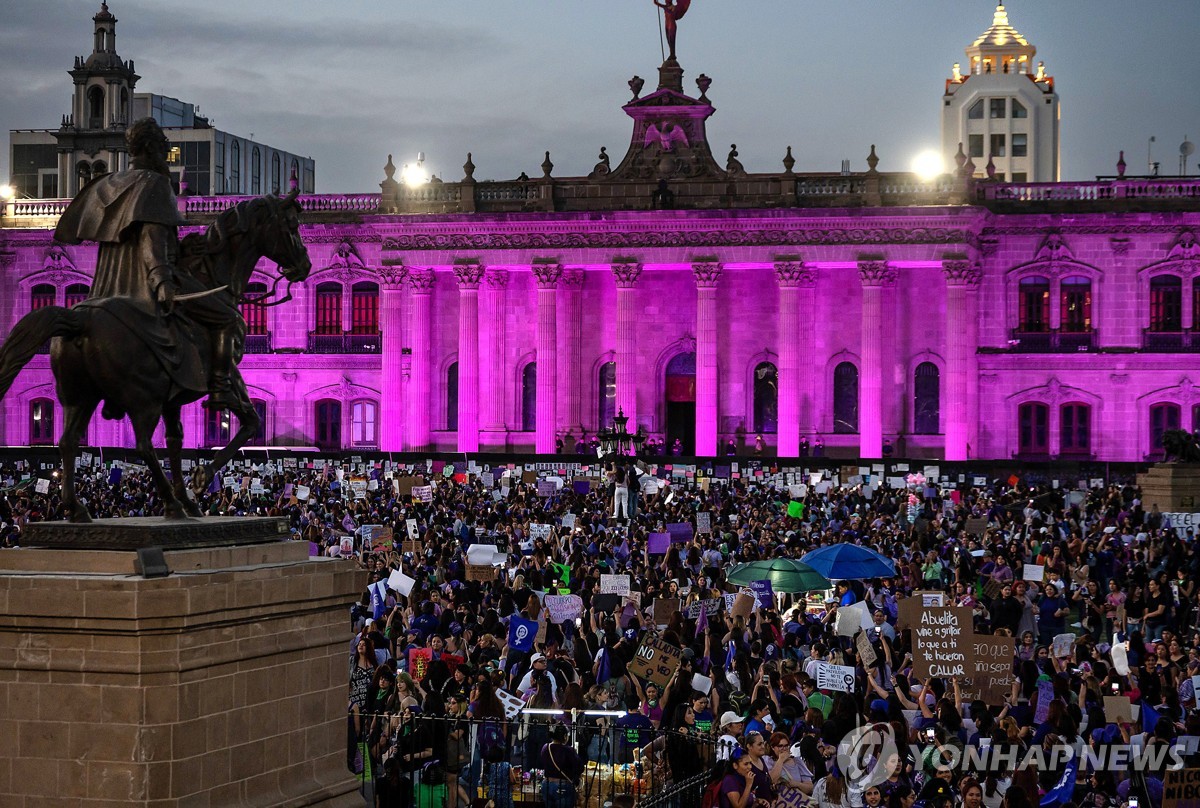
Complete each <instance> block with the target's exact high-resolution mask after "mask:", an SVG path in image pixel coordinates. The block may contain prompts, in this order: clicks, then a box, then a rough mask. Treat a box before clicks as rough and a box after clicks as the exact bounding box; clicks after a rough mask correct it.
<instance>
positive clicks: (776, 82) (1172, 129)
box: [0, 0, 1200, 193]
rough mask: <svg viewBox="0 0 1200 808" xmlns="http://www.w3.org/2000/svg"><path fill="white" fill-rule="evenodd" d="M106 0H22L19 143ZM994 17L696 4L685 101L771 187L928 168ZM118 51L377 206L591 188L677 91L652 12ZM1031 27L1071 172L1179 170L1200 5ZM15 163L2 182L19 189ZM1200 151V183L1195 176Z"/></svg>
mask: <svg viewBox="0 0 1200 808" xmlns="http://www.w3.org/2000/svg"><path fill="white" fill-rule="evenodd" d="M99 5H100V4H99V0H3V6H2V8H3V13H2V19H3V24H2V25H0V48H2V52H3V54H4V56H3V62H2V64H3V66H4V75H5V79H6V89H5V92H4V93H0V126H2V127H3V128H4V129H6V130H7V129H17V128H53V127H57V126H58V123H59V120H60V118H61V116H62V115H63V113H65V112H67V111H68V110H69V98H70V94H71V79H70V77H69V76H68V75H67V72H66V71H67V70H68V69H69V68H70V67H71V65H72V62H73V59H74V57H75V56H76V55H85V54H87V53H90V52H91V31H92V21H91V16H92V15H93V14H94V13H95V12H96V11H97V10H98V9H99ZM994 8H995V6H994V4H993V3H991V2H987V0H973V1H972V2H964V1H963V0H694V1H693V3H692V7H691V9H690V11H689V12H688V14H687V16H686V17H685V18H684V19H683V20H682V21H681V22H680V25H679V40H678V54H679V61H680V64H681V65H682V66H683V68H684V70H685V77H684V82H685V90H687V91H688V92H689V93H693V94H695V84H694V80H695V78H696V76H697V75H699V74H700V73H702V72H703V73H706V74H708V75H709V76H710V77H712V79H713V83H712V87H711V89H710V90H709V93H708V96H709V98H710V99H711V100H712V102H713V104H714V105H715V106H716V108H717V112H716V114H715V115H714V116H713V117H712V118H711V119H710V120H709V124H708V127H709V128H708V131H709V139H710V142H711V143H712V145H713V151H714V153H715V155H716V156H717V158H718V160H719V161H720V162H724V158H725V154H726V153H727V152H728V148H729V144H731V143H737V146H738V151H739V155H740V159H741V161H742V163H743V164H744V165H745V166H746V169H747V170H748V171H751V172H756V171H777V170H780V160H781V159H782V157H783V155H784V151H785V149H786V147H787V146H789V145H790V146H792V147H793V154H794V156H795V158H796V168H795V170H796V171H835V170H837V169H838V168H839V167H840V163H841V160H842V159H844V158H848V159H850V161H851V166H852V168H853V169H854V170H855V171H861V170H865V168H866V164H865V158H866V155H867V152H868V150H869V148H870V145H871V144H872V143H874V144H876V149H877V151H878V153H879V156H880V165H879V168H880V170H891V171H895V170H907V169H909V168H910V166H911V162H912V159H913V157H914V156H915V155H916V154H917V153H919V152H920V151H922V150H924V149H929V148H935V147H937V146H938V145H939V143H940V118H939V115H940V103H941V96H942V92H943V88H944V83H945V79H946V78H947V77H948V76H949V75H950V71H951V66H952V65H953V63H954V62H956V61H959V62H965V58H964V56H963V49H964V48H965V47H966V46H967V45H968V44H970V42H971V41H972V40H973V39H974V38H975V37H976V36H978V35H979V34H980V33H982V31H983V30H984V29H985V28H987V26H988V25H989V24H990V22H991V19H992V13H993V10H994ZM110 9H111V10H112V12H113V13H114V14H115V15H116V17H117V18H118V20H119V23H118V26H117V50H118V52H119V53H120V55H121V56H122V57H123V58H125V59H130V58H132V59H134V60H135V62H136V65H135V66H136V69H137V72H138V73H139V74H140V75H141V76H142V79H141V81H140V82H139V83H138V86H137V89H138V90H139V91H142V92H155V93H161V94H164V95H169V96H174V97H175V98H179V99H181V100H184V101H188V102H191V103H194V104H197V105H199V107H200V109H201V111H202V112H203V113H204V114H206V115H208V116H210V117H211V119H212V120H213V122H214V124H215V125H216V126H217V127H218V128H220V129H224V130H226V131H230V132H234V133H236V134H240V135H246V136H249V135H250V133H253V134H254V137H255V139H256V140H259V141H262V142H265V143H269V144H271V145H273V146H277V147H279V148H284V149H287V150H290V151H293V152H298V153H300V154H303V155H310V156H312V157H314V158H315V159H316V163H317V190H318V191H319V192H360V193H368V192H377V191H378V190H379V187H378V184H379V181H380V180H381V179H382V178H383V164H384V162H385V161H386V159H387V155H388V153H389V152H390V153H392V154H394V155H395V161H396V163H397V165H399V164H401V163H403V162H411V161H412V160H413V159H414V158H415V157H416V154H417V152H418V151H424V152H425V154H426V159H427V162H426V166H427V168H428V169H429V170H431V171H433V172H434V173H435V174H437V175H439V176H441V177H443V178H444V179H446V180H457V179H459V178H461V177H462V168H461V166H462V164H463V162H464V160H465V158H466V154H467V152H468V151H470V152H473V154H474V162H475V165H476V166H477V169H476V174H475V176H476V178H477V179H480V180H483V179H511V178H513V177H516V176H517V175H518V174H519V173H521V172H522V171H525V172H528V173H529V174H531V175H534V176H540V174H541V170H540V168H539V167H538V166H539V165H540V164H541V162H542V158H543V154H544V152H545V151H546V150H549V151H550V152H551V159H552V160H553V162H554V164H555V169H554V173H555V175H558V176H571V175H580V174H586V173H588V172H589V171H590V170H591V168H592V166H593V165H594V164H595V162H596V155H597V153H598V152H599V149H600V146H602V145H603V146H607V147H608V151H609V153H610V154H611V155H612V158H613V163H614V164H616V162H617V161H618V160H619V159H620V157H621V155H623V154H624V152H625V148H626V146H627V145H628V142H629V136H630V132H631V124H630V121H629V119H628V118H627V117H626V116H625V114H624V113H623V112H622V110H621V106H622V105H623V104H624V103H626V102H627V101H628V100H629V99H630V94H629V90H628V87H627V82H628V80H629V79H630V78H631V77H632V76H633V75H634V74H635V73H636V74H638V75H640V76H642V77H643V78H645V79H646V85H647V86H646V90H645V92H649V91H650V90H652V89H653V88H654V86H656V81H657V67H658V65H659V64H660V63H661V61H662V57H661V54H660V50H659V28H658V15H657V11H656V9H655V8H654V6H653V4H652V2H651V0H456V1H453V2H452V0H392V1H391V2H381V1H380V0H341V2H316V0H256V1H255V2H246V0H236V1H235V0H204V2H183V0H113V2H112V3H111V5H110ZM1007 9H1008V12H1009V18H1010V20H1011V22H1012V24H1013V26H1014V27H1015V28H1016V29H1017V30H1018V31H1019V32H1021V34H1022V35H1024V36H1025V37H1026V38H1027V39H1028V40H1029V41H1030V42H1031V43H1032V44H1033V45H1035V46H1036V47H1037V49H1038V55H1037V58H1038V59H1041V60H1044V61H1045V62H1046V68H1047V72H1048V73H1049V74H1050V75H1052V76H1054V78H1055V82H1056V87H1057V89H1058V92H1059V95H1060V97H1061V100H1062V167H1063V170H1062V175H1063V178H1064V179H1091V178H1093V177H1094V176H1095V175H1097V174H1112V173H1114V171H1115V168H1114V166H1115V163H1116V160H1117V153H1118V151H1119V150H1121V149H1124V150H1125V158H1126V161H1127V162H1128V163H1129V169H1128V172H1129V173H1130V174H1143V173H1145V171H1146V153H1147V141H1148V139H1149V137H1150V136H1151V135H1154V136H1156V137H1157V142H1156V143H1155V144H1154V145H1153V149H1154V159H1155V160H1158V161H1160V162H1161V163H1162V167H1163V172H1164V173H1172V174H1174V173H1176V172H1177V170H1178V161H1179V158H1178V154H1179V144H1180V143H1181V141H1183V139H1184V135H1185V134H1186V135H1188V136H1190V137H1191V139H1192V140H1200V103H1198V101H1197V91H1198V88H1200V62H1198V61H1197V60H1196V58H1195V56H1194V50H1195V37H1196V33H1197V32H1198V31H1200V3H1197V2H1196V0H1141V2H1131V0H1038V1H1037V2H1033V1H1032V0H1016V2H1012V3H1010V4H1008V5H1007ZM8 157H9V155H8V148H7V144H6V147H5V149H4V151H3V154H2V155H0V178H7V177H8V164H9V160H8ZM1196 171H1197V160H1196V156H1193V158H1192V161H1191V164H1190V167H1189V173H1190V174H1193V175H1194V174H1196Z"/></svg>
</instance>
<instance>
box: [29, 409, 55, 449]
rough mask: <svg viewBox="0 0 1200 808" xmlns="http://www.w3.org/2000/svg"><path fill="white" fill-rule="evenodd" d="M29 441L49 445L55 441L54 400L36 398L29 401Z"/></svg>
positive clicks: (33, 443)
mask: <svg viewBox="0 0 1200 808" xmlns="http://www.w3.org/2000/svg"><path fill="white" fill-rule="evenodd" d="M29 443H30V445H32V446H48V445H50V444H52V443H54V402H53V401H51V400H50V399H48V398H35V399H34V400H33V401H31V402H30V403H29Z"/></svg>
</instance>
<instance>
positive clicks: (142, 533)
mask: <svg viewBox="0 0 1200 808" xmlns="http://www.w3.org/2000/svg"><path fill="white" fill-rule="evenodd" d="M290 532H291V531H290V528H289V526H288V520H287V519H282V518H274V517H271V518H243V517H237V516H206V517H203V518H201V519H185V520H182V521H168V520H166V519H159V518H156V517H125V518H121V519H97V520H96V521H94V522H88V523H86V524H76V523H74V522H34V523H32V524H30V525H27V526H26V527H25V530H24V532H23V533H22V535H21V544H22V546H24V547H44V548H47V549H54V550H137V549H139V548H142V547H161V548H163V549H164V550H186V549H193V548H200V547H227V546H230V545H240V544H261V543H263V542H275V541H282V540H284V539H286V538H287V537H288V536H289V534H290Z"/></svg>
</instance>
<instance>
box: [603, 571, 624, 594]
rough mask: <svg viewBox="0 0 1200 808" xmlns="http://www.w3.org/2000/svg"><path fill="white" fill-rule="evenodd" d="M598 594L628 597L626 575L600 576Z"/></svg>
mask: <svg viewBox="0 0 1200 808" xmlns="http://www.w3.org/2000/svg"><path fill="white" fill-rule="evenodd" d="M600 592H601V593H603V594H613V595H628V594H629V576H628V575H601V576H600Z"/></svg>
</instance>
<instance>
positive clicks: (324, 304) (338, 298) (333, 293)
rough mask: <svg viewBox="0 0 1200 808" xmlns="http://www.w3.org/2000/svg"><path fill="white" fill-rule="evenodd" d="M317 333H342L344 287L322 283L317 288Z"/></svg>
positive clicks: (331, 283) (337, 284)
mask: <svg viewBox="0 0 1200 808" xmlns="http://www.w3.org/2000/svg"><path fill="white" fill-rule="evenodd" d="M316 302H317V312H316V314H317V317H316V320H317V327H316V333H317V334H323V335H326V336H328V335H331V334H341V333H342V285H341V284H340V283H333V282H329V283H322V284H321V285H319V286H318V287H317V297H316Z"/></svg>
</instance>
